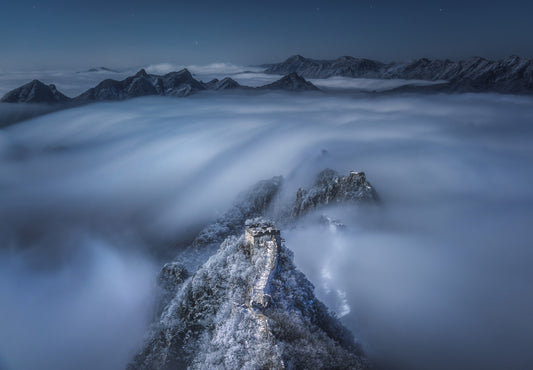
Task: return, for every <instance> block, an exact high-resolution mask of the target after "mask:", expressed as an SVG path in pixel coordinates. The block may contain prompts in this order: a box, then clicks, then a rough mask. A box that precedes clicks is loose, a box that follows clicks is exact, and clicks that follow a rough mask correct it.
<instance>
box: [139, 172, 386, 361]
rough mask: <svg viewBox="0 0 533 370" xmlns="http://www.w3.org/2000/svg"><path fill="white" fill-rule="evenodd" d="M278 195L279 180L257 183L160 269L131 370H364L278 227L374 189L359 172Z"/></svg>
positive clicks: (369, 196) (325, 175)
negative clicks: (151, 313)
mask: <svg viewBox="0 0 533 370" xmlns="http://www.w3.org/2000/svg"><path fill="white" fill-rule="evenodd" d="M282 187H283V178H282V177H281V176H279V177H274V178H272V179H271V180H264V181H261V182H259V183H257V184H256V185H255V186H253V187H252V188H251V189H250V190H249V191H248V192H245V193H243V194H241V195H240V196H239V197H238V198H237V200H236V201H235V204H234V206H233V207H232V208H231V209H230V210H229V211H228V212H226V213H225V214H224V215H222V216H221V217H220V218H219V219H218V220H217V221H216V222H215V223H213V224H211V225H209V226H207V227H205V228H204V229H203V230H202V231H201V232H200V234H199V236H198V237H197V238H196V239H195V240H194V241H193V243H192V245H191V246H190V247H189V248H188V249H186V250H185V251H183V252H182V253H180V254H179V255H178V256H177V258H176V260H175V261H172V262H170V263H168V264H166V265H165V266H164V267H163V269H162V271H161V274H160V278H159V283H160V287H161V289H162V294H161V296H160V300H159V302H158V307H159V309H158V311H157V314H158V316H159V318H158V319H157V320H156V322H155V323H154V325H153V326H152V330H151V332H150V333H149V335H148V339H147V341H146V342H145V345H144V347H143V349H142V350H141V351H140V352H139V354H138V355H137V356H136V357H135V360H134V361H133V363H132V364H131V365H130V368H131V369H153V368H158V369H170V368H196V369H217V368H225V369H241V368H249V369H255V368H271V369H283V368H290V369H295V368H326V367H340V368H352V369H360V368H366V367H367V366H368V364H367V362H366V360H365V359H364V356H363V354H362V352H361V350H360V348H359V346H358V345H357V344H356V343H355V341H354V339H353V337H352V335H351V333H350V332H349V331H348V330H347V329H346V328H344V327H343V326H342V325H341V324H340V322H339V321H338V320H337V319H336V318H335V317H333V316H332V315H331V314H330V313H329V310H328V309H327V308H326V306H324V304H322V303H321V302H320V301H318V300H317V298H316V297H315V296H314V293H313V289H314V287H313V285H312V284H311V283H310V282H309V281H308V280H307V279H306V278H305V276H304V275H303V274H302V273H301V272H299V271H298V270H297V269H296V268H295V266H294V264H293V262H292V253H291V252H290V251H289V250H288V249H287V248H286V247H285V246H284V245H283V240H282V238H281V232H280V230H279V229H278V228H277V226H276V223H277V224H279V225H284V226H288V225H290V224H291V223H293V222H294V221H295V220H297V218H298V217H299V216H300V215H303V214H305V213H306V212H307V211H310V210H312V209H316V208H318V207H320V206H324V205H328V204H330V203H333V202H357V201H363V200H377V195H376V193H375V190H374V189H373V187H372V186H371V185H370V184H369V183H368V182H367V181H366V177H365V176H364V174H363V173H360V172H351V173H350V174H349V175H348V176H345V177H342V176H340V175H338V174H337V173H336V172H335V171H333V170H330V169H327V170H324V171H322V172H321V173H320V174H319V175H318V176H317V179H316V181H315V183H314V185H313V186H312V187H311V188H310V189H308V190H304V189H300V190H299V191H298V194H306V196H304V195H300V196H298V197H296V199H295V200H294V202H289V204H286V205H281V206H280V205H277V206H276V207H273V206H274V205H275V203H276V201H277V200H278V199H277V194H278V193H279V192H280V190H281V188H282ZM307 195H308V196H307ZM304 200H305V201H304ZM274 209H275V211H273V210H274ZM295 209H296V210H298V212H294V210H295ZM265 215H268V216H269V217H270V219H269V220H267V219H265V218H263V217H261V216H265ZM273 219H275V220H277V221H276V223H274V222H273V221H272V220H273ZM189 271H196V272H195V273H194V274H190V273H189Z"/></svg>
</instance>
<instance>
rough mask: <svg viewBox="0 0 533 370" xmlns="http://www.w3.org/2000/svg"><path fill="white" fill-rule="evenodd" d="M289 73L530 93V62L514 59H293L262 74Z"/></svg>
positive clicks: (532, 71) (447, 89)
mask: <svg viewBox="0 0 533 370" xmlns="http://www.w3.org/2000/svg"><path fill="white" fill-rule="evenodd" d="M292 72H296V73H298V74H299V75H300V76H302V77H304V78H329V77H333V76H342V77H351V78H378V79H405V80H428V81H447V83H443V84H439V85H436V86H438V87H436V86H433V87H431V88H415V87H414V86H410V89H409V90H410V91H428V92H429V91H442V92H489V91H490V92H500V93H518V94H531V93H533V59H525V58H521V57H519V56H516V55H511V56H509V57H507V58H504V59H501V60H497V61H491V60H488V59H485V58H481V57H471V58H468V59H464V60H459V61H451V60H449V59H434V60H431V59H427V58H420V59H415V60H412V61H410V62H401V63H396V62H393V63H381V62H378V61H375V60H371V59H364V58H354V57H350V56H342V57H339V58H337V59H332V60H319V59H312V58H306V57H303V56H301V55H293V56H291V57H289V58H288V59H286V60H285V61H283V62H281V63H275V64H270V65H268V66H267V67H266V70H265V73H267V74H283V75H285V74H288V73H292ZM398 91H402V89H399V90H398Z"/></svg>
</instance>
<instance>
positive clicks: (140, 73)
mask: <svg viewBox="0 0 533 370" xmlns="http://www.w3.org/2000/svg"><path fill="white" fill-rule="evenodd" d="M134 76H135V77H150V76H149V74H148V73H146V70H145V69H144V68H141V69H140V70H139V71H138V72H137V73H135V75H134Z"/></svg>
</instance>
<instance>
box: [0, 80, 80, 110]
mask: <svg viewBox="0 0 533 370" xmlns="http://www.w3.org/2000/svg"><path fill="white" fill-rule="evenodd" d="M0 101H2V102H3V103H48V104H55V103H66V102H68V101H70V98H68V97H67V96H65V95H63V94H62V93H61V92H59V91H58V90H57V88H56V86H55V85H45V84H44V83H42V82H41V81H39V80H33V81H31V82H29V83H27V84H25V85H23V86H21V87H19V88H16V89H14V90H11V91H9V92H8V93H7V94H5V95H4V97H3V98H2V100H0Z"/></svg>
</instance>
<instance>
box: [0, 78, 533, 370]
mask: <svg viewBox="0 0 533 370" xmlns="http://www.w3.org/2000/svg"><path fill="white" fill-rule="evenodd" d="M209 72H212V71H209ZM532 103H533V99H531V98H528V97H513V96H501V95H496V94H464V95H432V96H425V97H422V96H415V95H412V96H407V95H404V96H381V97H378V96H373V97H364V96H360V95H358V96H354V97H352V96H350V95H348V94H342V95H339V96H334V95H328V94H319V95H316V94H310V95H307V94H281V93H266V94H258V95H256V96H245V95H242V94H231V93H228V94H219V95H215V94H210V93H207V94H206V93H201V94H197V95H194V96H191V97H189V98H186V99H175V98H163V97H150V98H142V99H134V100H129V101H124V102H119V103H102V104H93V105H89V106H84V107H79V108H75V109H70V110H65V111H60V112H55V113H51V114H48V115H46V116H43V117H40V118H36V119H33V120H28V121H25V122H22V123H19V124H17V125H13V126H11V127H8V128H5V129H3V130H0V189H1V190H2V191H1V192H0V243H1V245H2V249H1V253H2V258H1V262H0V271H1V272H0V294H1V295H2V296H3V297H5V301H6V303H5V304H3V307H2V309H1V310H2V311H0V327H2V328H3V330H2V331H1V332H0V363H3V364H5V365H3V366H4V367H7V368H8V369H10V368H12V369H31V368H34V367H35V364H39V367H40V368H42V369H63V368H64V369H68V368H75V367H79V366H77V365H79V364H87V363H90V364H91V365H93V366H91V367H93V368H102V369H113V368H117V367H122V366H124V365H125V363H126V362H127V360H128V358H129V357H128V356H129V355H130V354H131V353H133V352H134V351H135V349H136V348H137V345H138V343H139V341H140V340H141V339H142V333H143V332H144V330H145V329H146V325H147V323H148V321H149V318H150V317H149V316H150V313H151V311H150V303H151V300H152V295H153V289H152V288H153V285H152V284H153V279H154V276H155V273H156V271H157V270H158V268H159V266H160V265H161V263H162V262H163V261H164V260H166V259H168V258H170V257H171V256H173V255H174V254H175V253H177V251H178V250H179V243H180V242H183V243H185V241H186V240H187V239H188V238H189V237H190V236H191V234H193V233H194V231H195V230H196V229H197V228H198V227H199V226H200V225H202V224H205V223H206V222H209V221H210V220H212V219H214V218H215V217H216V216H217V215H219V214H221V213H222V212H224V211H225V210H226V208H227V207H228V206H229V205H230V204H231V202H232V200H233V199H234V197H235V196H236V195H237V194H238V193H239V192H240V191H242V190H244V189H246V188H247V187H248V186H250V185H252V184H253V183H255V182H256V181H258V180H260V179H264V178H269V177H272V176H276V175H284V176H285V177H286V178H287V181H288V185H287V186H288V187H289V188H291V187H292V188H296V187H297V186H305V185H308V184H309V182H310V181H312V178H313V175H314V174H315V173H316V172H318V171H320V170H321V169H323V168H325V167H331V168H333V169H335V170H337V171H339V172H340V173H347V172H348V171H349V170H362V171H365V172H366V174H367V178H368V179H369V181H370V182H372V184H373V185H374V186H375V188H376V189H377V191H378V192H379V194H380V197H381V198H382V200H383V202H382V205H381V206H380V207H370V208H356V209H353V208H342V209H326V210H322V211H321V212H323V213H325V214H327V215H328V216H330V217H333V218H337V219H340V220H342V221H343V222H344V223H345V224H346V225H347V229H346V231H344V232H342V231H328V230H322V229H320V228H317V227H316V226H315V225H314V223H313V222H311V221H310V220H302V222H301V223H300V224H299V225H298V227H296V228H295V229H292V230H283V233H284V237H285V238H286V240H287V246H288V247H289V248H290V249H292V250H293V251H294V252H295V260H296V263H297V266H298V267H299V268H301V269H302V270H303V271H304V272H305V273H306V274H307V276H308V278H309V279H310V280H311V281H312V282H313V283H314V284H315V285H316V289H317V294H318V295H319V297H321V298H322V299H324V300H325V301H326V302H327V303H328V305H329V306H330V307H331V308H332V309H334V310H335V311H336V312H337V314H339V316H342V320H343V321H344V322H345V323H346V325H347V326H348V327H349V328H350V329H351V330H352V331H353V332H354V333H355V334H356V336H357V337H358V338H359V339H360V340H361V342H362V344H363V346H364V347H365V348H366V350H367V351H368V353H369V354H370V356H371V357H372V358H373V359H374V360H375V361H377V362H378V363H379V364H383V365H384V366H387V367H388V368H399V369H404V368H405V369H407V368H416V369H427V368H443V369H444V368H465V369H466V368H468V369H472V368H479V369H488V368H501V367H504V366H505V367H514V368H523V367H525V366H526V364H529V363H530V362H531V360H533V358H532V357H531V354H530V352H529V351H528V348H530V346H531V345H532V344H533V343H532V340H531V335H530V334H531V332H532V331H533V327H532V325H531V322H532V320H531V314H530V312H533V293H531V290H530V286H531V282H532V281H533V276H532V275H533V273H532V272H531V270H530V268H529V266H530V263H531V261H532V257H533V252H531V248H530V245H531V242H530V240H531V239H532V236H533V235H532V234H533V231H532V230H533V227H532V226H533V225H532V220H533V207H532V205H533V192H532V191H531V189H530V185H529V184H531V183H532V182H533V173H532V171H531V168H533V166H532V165H533V149H532V148H533V147H532V146H531V142H532V138H533V129H532V127H531V124H532V123H533V104H532ZM324 151H326V152H324ZM321 153H327V154H326V155H321ZM317 158H320V159H317ZM291 176H292V177H291ZM313 216H314V215H310V218H312V217H313ZM32 328H34V329H32ZM33 330H34V331H35V332H32V331H33Z"/></svg>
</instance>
